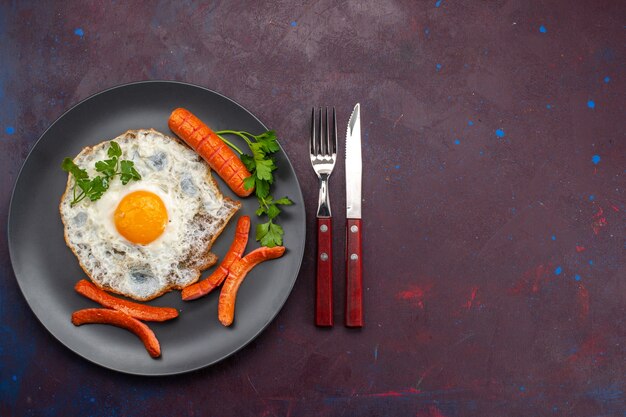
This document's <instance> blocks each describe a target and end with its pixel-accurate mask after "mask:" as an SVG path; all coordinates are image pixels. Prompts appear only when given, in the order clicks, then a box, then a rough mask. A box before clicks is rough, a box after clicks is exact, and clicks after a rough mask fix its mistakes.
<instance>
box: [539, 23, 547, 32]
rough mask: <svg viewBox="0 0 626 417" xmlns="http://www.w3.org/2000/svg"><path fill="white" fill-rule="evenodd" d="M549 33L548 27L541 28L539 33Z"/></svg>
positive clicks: (542, 26)
mask: <svg viewBox="0 0 626 417" xmlns="http://www.w3.org/2000/svg"><path fill="white" fill-rule="evenodd" d="M547 31H548V29H546V27H545V26H544V25H541V26H539V32H541V33H546V32H547Z"/></svg>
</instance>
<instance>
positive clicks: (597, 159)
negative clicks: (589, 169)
mask: <svg viewBox="0 0 626 417" xmlns="http://www.w3.org/2000/svg"><path fill="white" fill-rule="evenodd" d="M591 162H593V164H594V165H598V164H599V163H600V155H594V156H592V157H591Z"/></svg>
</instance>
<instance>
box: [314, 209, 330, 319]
mask: <svg viewBox="0 0 626 417" xmlns="http://www.w3.org/2000/svg"><path fill="white" fill-rule="evenodd" d="M332 231H333V228H332V222H331V218H330V217H318V218H317V277H316V289H317V291H316V292H315V324H316V325H317V326H332V325H333V233H332Z"/></svg>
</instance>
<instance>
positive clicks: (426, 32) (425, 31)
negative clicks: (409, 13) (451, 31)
mask: <svg viewBox="0 0 626 417" xmlns="http://www.w3.org/2000/svg"><path fill="white" fill-rule="evenodd" d="M424 34H425V35H426V36H428V35H429V34H430V30H429V29H428V28H426V29H424Z"/></svg>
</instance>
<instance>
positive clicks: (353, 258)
mask: <svg viewBox="0 0 626 417" xmlns="http://www.w3.org/2000/svg"><path fill="white" fill-rule="evenodd" d="M350 259H352V260H353V261H356V260H357V259H359V255H357V254H356V253H353V254H352V255H350Z"/></svg>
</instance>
